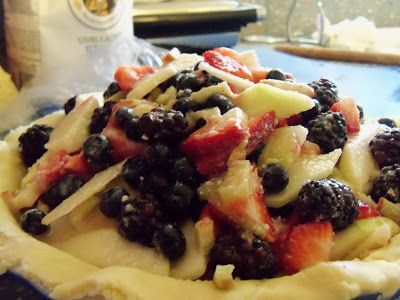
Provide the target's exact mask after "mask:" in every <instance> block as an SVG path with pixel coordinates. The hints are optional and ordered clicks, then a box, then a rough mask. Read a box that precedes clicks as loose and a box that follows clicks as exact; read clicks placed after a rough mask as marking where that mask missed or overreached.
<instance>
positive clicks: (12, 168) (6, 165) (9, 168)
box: [0, 141, 26, 192]
mask: <svg viewBox="0 0 400 300" xmlns="http://www.w3.org/2000/svg"><path fill="white" fill-rule="evenodd" d="M0 161H1V163H0V174H7V176H3V177H2V178H1V180H0V192H4V191H14V190H16V189H18V188H19V187H20V184H21V180H22V178H23V177H24V175H25V173H26V169H25V166H24V164H23V162H22V160H21V158H20V155H19V152H18V150H17V149H13V148H12V147H10V145H9V144H8V143H7V142H5V141H0Z"/></svg>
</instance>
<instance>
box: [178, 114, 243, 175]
mask: <svg viewBox="0 0 400 300" xmlns="http://www.w3.org/2000/svg"><path fill="white" fill-rule="evenodd" d="M244 123H245V115H244V114H243V111H242V110H240V109H239V108H233V109H231V110H230V111H228V112H227V113H225V114H224V115H222V116H221V115H220V116H216V117H215V118H213V119H212V120H210V121H208V122H207V124H206V125H205V126H203V127H202V128H200V129H198V130H196V131H195V132H193V133H192V134H191V135H190V136H189V137H188V138H187V139H186V140H184V141H183V142H182V144H181V145H180V150H181V152H182V153H183V154H184V155H186V156H187V157H188V158H189V159H191V160H192V161H194V162H195V163H196V167H197V170H198V171H199V172H200V173H201V174H203V175H216V174H218V173H221V172H223V171H225V170H226V168H227V163H228V160H229V156H230V155H231V153H232V152H233V150H235V149H236V148H237V147H238V146H239V145H240V143H242V141H244V140H245V139H246V138H247V136H248V132H247V128H245V124H244Z"/></svg>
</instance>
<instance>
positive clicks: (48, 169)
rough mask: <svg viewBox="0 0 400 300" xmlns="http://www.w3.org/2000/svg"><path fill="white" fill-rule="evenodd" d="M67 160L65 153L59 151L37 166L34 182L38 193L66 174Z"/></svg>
mask: <svg viewBox="0 0 400 300" xmlns="http://www.w3.org/2000/svg"><path fill="white" fill-rule="evenodd" d="M68 159H69V156H68V154H67V152H66V151H64V150H60V151H57V152H56V153H53V154H52V155H50V156H49V157H48V159H47V160H46V161H44V162H40V163H39V164H38V167H37V172H36V175H35V180H36V182H37V188H38V191H39V192H40V193H42V192H44V191H46V190H47V189H48V188H49V187H50V186H52V185H53V184H55V183H57V182H58V180H59V179H60V178H61V177H62V176H63V175H65V174H66V169H65V164H66V163H67V162H68Z"/></svg>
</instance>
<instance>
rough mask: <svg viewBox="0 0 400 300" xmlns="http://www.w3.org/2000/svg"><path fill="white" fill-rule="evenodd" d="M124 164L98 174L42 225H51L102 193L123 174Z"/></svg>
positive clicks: (121, 163)
mask: <svg viewBox="0 0 400 300" xmlns="http://www.w3.org/2000/svg"><path fill="white" fill-rule="evenodd" d="M124 163H125V161H122V162H120V163H119V164H116V165H114V166H112V167H109V168H108V169H106V170H104V171H102V172H100V173H97V174H96V175H95V176H93V178H92V179H90V180H89V181H88V182H86V183H85V184H84V185H83V186H82V187H81V188H80V189H79V190H77V191H76V192H75V193H74V194H72V195H71V196H70V197H68V198H67V199H65V200H64V201H63V202H62V203H61V204H60V205H59V206H57V207H56V208H55V209H53V210H52V211H51V212H50V213H49V214H48V215H46V216H45V217H44V218H43V220H42V223H43V224H45V225H49V224H50V223H52V222H54V221H55V220H57V219H59V218H61V217H63V216H65V215H67V214H69V213H70V212H71V211H72V210H73V209H74V208H76V207H77V206H78V205H80V204H81V203H83V202H85V201H86V200H88V199H90V198H91V197H92V196H93V195H95V194H97V193H98V192H100V191H102V190H103V189H104V187H105V186H106V185H107V184H108V183H109V182H111V181H112V180H114V179H115V178H116V177H117V176H118V175H120V174H121V170H122V166H123V164H124Z"/></svg>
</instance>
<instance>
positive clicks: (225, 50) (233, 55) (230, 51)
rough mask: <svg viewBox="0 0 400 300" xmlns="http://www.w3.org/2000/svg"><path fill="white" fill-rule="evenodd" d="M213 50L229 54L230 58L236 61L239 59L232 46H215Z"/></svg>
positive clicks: (225, 54)
mask: <svg viewBox="0 0 400 300" xmlns="http://www.w3.org/2000/svg"><path fill="white" fill-rule="evenodd" d="M213 50H214V51H216V52H218V53H221V54H222V55H224V56H229V57H230V58H232V59H234V60H236V61H237V60H238V53H237V52H236V51H235V50H233V49H231V48H227V47H220V48H214V49H213Z"/></svg>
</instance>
